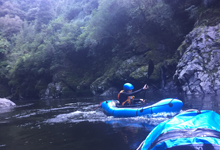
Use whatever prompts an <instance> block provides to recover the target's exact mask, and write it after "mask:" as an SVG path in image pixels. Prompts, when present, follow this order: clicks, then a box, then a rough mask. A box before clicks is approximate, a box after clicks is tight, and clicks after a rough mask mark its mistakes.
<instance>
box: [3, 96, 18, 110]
mask: <svg viewBox="0 0 220 150" xmlns="http://www.w3.org/2000/svg"><path fill="white" fill-rule="evenodd" d="M13 106H16V104H15V103H14V102H12V101H10V100H8V99H6V98H0V108H8V107H13Z"/></svg>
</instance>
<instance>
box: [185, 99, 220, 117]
mask: <svg viewBox="0 0 220 150" xmlns="http://www.w3.org/2000/svg"><path fill="white" fill-rule="evenodd" d="M183 100H184V101H183V102H184V107H183V109H199V110H214V111H215V112H217V113H220V111H219V110H220V109H219V108H220V103H219V102H220V98H219V96H215V95H205V96H196V95H187V96H186V95H185V96H184V97H183Z"/></svg>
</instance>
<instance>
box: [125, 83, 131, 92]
mask: <svg viewBox="0 0 220 150" xmlns="http://www.w3.org/2000/svg"><path fill="white" fill-rule="evenodd" d="M123 88H124V90H125V91H127V90H133V89H134V86H133V85H132V84H131V83H125V84H124V86H123Z"/></svg>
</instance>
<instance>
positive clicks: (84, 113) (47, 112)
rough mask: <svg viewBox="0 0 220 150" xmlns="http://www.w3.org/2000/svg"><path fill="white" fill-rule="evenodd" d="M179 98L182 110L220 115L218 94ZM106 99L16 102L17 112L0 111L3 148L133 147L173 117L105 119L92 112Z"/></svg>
mask: <svg viewBox="0 0 220 150" xmlns="http://www.w3.org/2000/svg"><path fill="white" fill-rule="evenodd" d="M161 97H162V96H161ZM161 97H160V98H158V97H151V96H148V98H149V99H152V100H153V101H154V100H155V101H156V100H158V99H163V98H167V97H163V98H161ZM169 97H170V96H169ZM178 98H179V99H181V100H182V101H183V103H184V107H183V110H186V109H208V110H214V111H216V112H217V113H219V102H220V99H219V98H218V97H217V96H209V97H195V96H191V97H190V96H187V97H186V96H182V97H181V96H180V97H178ZM106 99H107V98H105V97H103V98H102V99H101V100H100V99H96V100H93V99H86V100H85V99H84V100H80V99H77V100H76V99H73V100H40V101H31V102H29V101H26V102H17V106H16V107H15V108H12V109H7V110H5V111H1V112H0V133H1V134H0V139H1V140H0V148H1V149H14V147H15V146H16V150H19V149H22V150H26V149H27V150H29V149H33V150H35V149H36V150H37V149H41V150H44V149H45V150H46V149H53V150H54V149H64V148H65V149H74V150H77V149H79V150H83V149H94V150H101V149H114V150H117V149H128V150H129V149H135V148H137V147H138V145H139V144H140V143H141V142H142V141H143V140H144V139H145V138H146V136H147V135H148V134H149V132H150V131H151V130H152V129H153V128H154V127H155V126H156V125H158V124H159V123H161V122H163V121H165V120H167V119H170V118H172V116H174V115H175V113H160V114H154V115H148V116H141V117H131V118H114V117H112V116H106V115H105V114H104V113H103V112H102V109H101V108H98V109H96V110H94V108H96V107H98V106H99V102H100V101H103V100H106Z"/></svg>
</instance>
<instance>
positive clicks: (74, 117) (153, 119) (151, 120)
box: [45, 110, 175, 126]
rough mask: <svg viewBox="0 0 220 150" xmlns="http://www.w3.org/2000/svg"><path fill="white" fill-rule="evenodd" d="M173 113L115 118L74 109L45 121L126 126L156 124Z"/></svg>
mask: <svg viewBox="0 0 220 150" xmlns="http://www.w3.org/2000/svg"><path fill="white" fill-rule="evenodd" d="M174 115H175V113H158V114H153V115H146V116H139V117H126V118H115V117H113V116H106V115H105V114H104V113H103V112H102V111H87V112H86V111H79V110H77V111H74V112H71V113H67V114H59V115H57V116H55V117H54V118H51V119H48V120H46V121H45V123H49V124H54V123H79V122H83V121H88V122H106V123H108V124H115V123H118V124H122V126H126V125H129V124H132V123H134V124H136V123H139V124H140V123H147V124H151V125H157V124H159V123H160V122H163V121H165V120H167V119H169V118H171V117H172V116H174Z"/></svg>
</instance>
